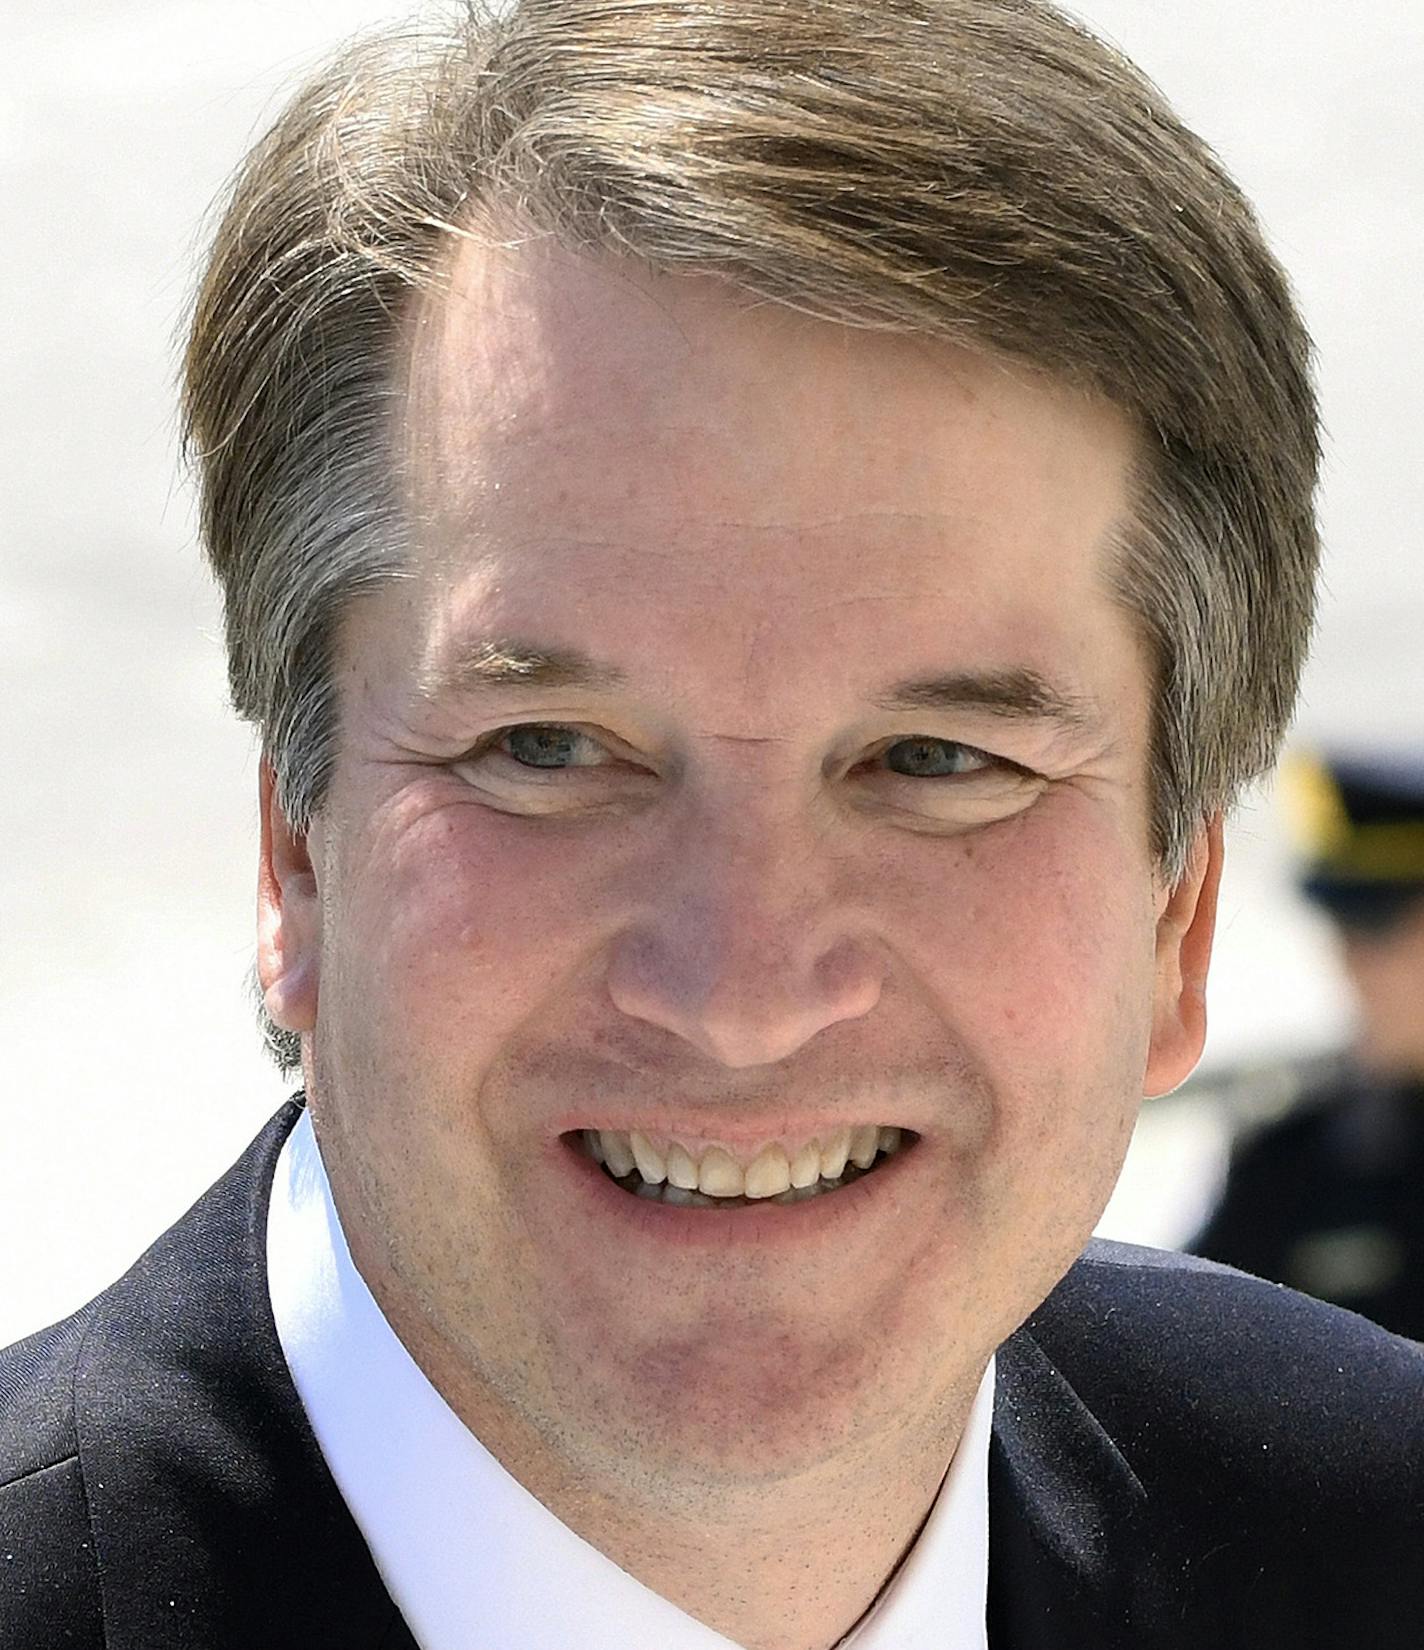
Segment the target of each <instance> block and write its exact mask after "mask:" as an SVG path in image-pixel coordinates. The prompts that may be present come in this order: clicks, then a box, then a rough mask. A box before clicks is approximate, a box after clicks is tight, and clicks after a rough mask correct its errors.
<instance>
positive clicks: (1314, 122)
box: [0, 0, 1424, 1344]
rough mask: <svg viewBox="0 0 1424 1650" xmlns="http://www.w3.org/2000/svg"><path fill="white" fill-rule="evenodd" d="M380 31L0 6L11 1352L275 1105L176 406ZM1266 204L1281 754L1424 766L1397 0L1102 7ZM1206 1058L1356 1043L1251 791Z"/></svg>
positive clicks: (1422, 589)
mask: <svg viewBox="0 0 1424 1650" xmlns="http://www.w3.org/2000/svg"><path fill="white" fill-rule="evenodd" d="M403 9H404V8H402V7H399V6H396V5H390V4H387V5H376V4H369V3H362V0H303V4H301V5H292V4H290V3H289V0H167V3H157V0H142V3H140V0H11V6H10V7H9V8H8V10H7V15H6V22H5V28H4V36H5V51H4V58H5V70H6V74H5V79H4V81H3V82H0V235H2V236H3V239H0V244H3V247H4V250H5V262H6V269H5V276H4V281H5V302H4V304H3V306H0V363H3V368H4V379H3V382H4V385H5V394H4V397H3V400H0V673H3V674H0V686H2V687H3V698H0V704H2V705H3V729H4V732H3V746H2V747H0V748H2V749H3V771H4V773H5V774H7V775H8V779H7V781H6V782H5V784H4V785H3V787H0V842H3V843H4V848H5V851H4V856H3V859H0V1125H3V1128H2V1129H0V1344H3V1343H4V1342H6V1341H8V1340H10V1339H12V1338H14V1337H15V1336H17V1335H19V1334H21V1333H24V1332H26V1331H28V1330H30V1329H33V1328H36V1327H38V1326H39V1325H41V1324H43V1323H45V1322H48V1321H50V1320H52V1319H53V1318H56V1317H58V1316H60V1315H62V1314H64V1313H66V1312H68V1311H70V1310H72V1309H73V1308H74V1307H76V1306H77V1305H79V1304H80V1303H81V1302H82V1301H84V1300H85V1299H87V1298H88V1297H89V1296H90V1295H91V1294H93V1293H94V1292H95V1291H97V1290H98V1289H99V1288H101V1287H102V1286H103V1285H104V1284H105V1283H107V1282H109V1281H110V1280H111V1279H112V1278H113V1277H114V1276H116V1275H117V1274H118V1273H119V1272H120V1271H121V1270H122V1269H123V1268H124V1267H125V1266H126V1265H127V1264H128V1263H129V1262H130V1261H131V1260H132V1259H133V1258H134V1257H135V1256H136V1255H137V1254H138V1252H139V1251H140V1250H141V1249H142V1248H143V1247H144V1246H145V1245H146V1244H147V1243H148V1241H150V1239H151V1238H152V1237H153V1236H155V1235H156V1234H157V1233H158V1232H159V1231H160V1230H161V1229H162V1228H163V1227H164V1226H165V1225H167V1224H168V1223H169V1222H170V1221H171V1220H172V1219H174V1218H175V1217H176V1216H177V1215H178V1214H179V1213H181V1211H182V1210H183V1209H184V1208H185V1207H186V1206H187V1205H188V1203H189V1202H191V1200H192V1199H193V1197H194V1196H196V1195H197V1194H198V1193H199V1192H200V1191H201V1190H202V1189H203V1188H204V1187H205V1186H206V1185H207V1184H209V1182H210V1181H211V1180H212V1179H214V1178H215V1177H216V1176H217V1175H218V1174H219V1173H220V1172H221V1171H222V1170H223V1168H225V1167H226V1165H227V1164H228V1163H229V1162H230V1161H231V1159H232V1158H233V1157H234V1156H235V1155H236V1154H237V1153H238V1152H239V1151H240V1150H241V1148H242V1147H243V1145H244V1144H245V1143H246V1141H247V1140H248V1138H249V1137H250V1136H251V1135H252V1134H253V1133H254V1132H255V1131H256V1129H257V1128H258V1127H259V1126H260V1125H261V1123H262V1122H263V1120H264V1119H265V1118H266V1117H267V1116H268V1114H269V1113H270V1112H271V1111H272V1110H273V1108H274V1107H275V1106H276V1104H277V1103H278V1101H279V1100H280V1099H281V1097H282V1095H283V1092H284V1088H283V1085H282V1084H281V1083H280V1082H279V1081H278V1079H277V1077H276V1074H275V1073H274V1072H273V1071H272V1070H271V1069H270V1068H269V1067H268V1066H267V1064H266V1062H265V1060H264V1057H263V1056H262V1054H261V1051H260V1047H259V1041H258V1037H257V1033H256V1030H255V1027H254V1023H253V1018H252V1012H251V1009H250V1007H249V1005H248V1001H247V997H246V992H245V984H244V982H245V976H246V973H247V970H248V967H249V964H250V958H251V948H252V903H253V895H252V885H253V863H254V853H255V808H254V790H255V771H254V754H253V746H252V741H251V738H250V737H249V735H248V733H247V731H246V730H245V729H242V728H240V727H238V726H237V725H236V723H235V722H234V721H233V720H232V718H231V717H230V716H229V714H228V712H227V710H226V708H225V703H224V682H223V668H222V659H221V650H220V644H219V616H218V609H217V604H216V602H215V600H214V596H213V592H212V590H211V588H210V586H209V583H208V580H207V577H206V575H205V573H204V571H203V569H202V567H201V564H200V561H199V557H198V554H197V551H196V548H195V546H194V543H193V531H192V511H191V501H190V497H189V494H188V492H187V489H186V486H185V485H184V484H183V482H182V481H181V479H180V477H179V474H178V470H177V460H176V450H175V418H174V413H173V403H174V387H173V386H174V379H175V370H176V369H175V361H176V342H175V340H176V337H177V334H178V330H179V327H180V322H181V317H182V313H183V309H184V304H185V300H186V297H187V294H188V292H189V289H190V286H191V284H192V280H193V275H194V270H195V268H196V264H197V260H198V256H199V251H200V248H201V245H202V227H201V226H202V224H203V222H204V219H205V216H206V214H207V213H208V212H209V209H210V207H211V204H212V202H213V200H214V197H215V196H216V195H217V193H218V192H219V190H220V188H221V186H222V184H223V182H224V179H225V178H226V176H227V174H228V173H229V171H230V170H231V168H232V167H233V166H234V165H235V163H236V162H237V160H238V158H239V156H240V154H241V153H242V151H243V149H244V148H245V147H246V145H247V143H248V142H249V141H250V139H251V138H252V137H253V136H254V135H255V134H256V132H257V131H258V130H259V129H260V127H261V125H262V124H263V123H264V121H265V120H266V119H268V118H270V116H271V115H272V113H273V112H274V110H275V108H276V107H277V106H278V104H279V102H280V89H281V88H282V87H283V86H284V85H287V84H289V83H290V81H291V80H292V78H293V77H294V76H295V75H298V74H299V73H300V71H301V70H302V68H303V67H304V66H305V65H306V64H308V63H310V62H311V61H312V60H313V59H314V57H316V56H317V55H320V53H321V52H322V51H323V50H324V49H325V48H326V47H327V46H328V45H329V44H331V43H332V42H334V41H335V40H336V39H338V38H339V37H340V36H342V35H343V34H345V33H349V32H351V31H353V30H355V29H358V28H360V27H363V26H365V25H366V24H368V23H370V22H372V21H375V20H377V19H379V18H381V17H383V16H387V15H391V14H392V13H393V12H399V11H400V10H403ZM1076 9H1077V10H1078V11H1079V12H1080V14H1081V15H1083V16H1084V17H1086V18H1087V20H1088V21H1089V22H1090V23H1091V24H1093V25H1094V26H1095V27H1096V28H1097V29H1098V30H1099V31H1100V32H1102V33H1104V34H1106V35H1108V36H1109V37H1110V38H1112V39H1114V40H1116V41H1117V42H1118V43H1119V44H1121V45H1122V46H1124V47H1125V48H1126V49H1127V51H1128V52H1129V53H1130V54H1131V55H1133V56H1134V57H1136V58H1137V60H1138V61H1139V62H1140V63H1141V64H1142V65H1143V66H1144V67H1145V68H1146V69H1147V70H1148V71H1149V72H1150V73H1151V74H1152V75H1154V77H1155V78H1156V79H1157V80H1158V81H1159V82H1160V84H1161V85H1162V86H1163V87H1164V88H1165V89H1166V91H1167V92H1168V94H1169V95H1170V96H1171V97H1172V98H1173V99H1174V101H1175V102H1176V103H1177V105H1178V107H1179V108H1180V109H1181V110H1182V112H1183V113H1184V114H1185V115H1186V116H1187V118H1188V119H1189V120H1190V121H1191V122H1193V123H1194V124H1195V125H1196V126H1197V127H1198V128H1199V129H1200V130H1202V131H1203V132H1204V133H1205V134H1206V135H1207V136H1208V137H1209V138H1210V139H1211V140H1212V141H1213V142H1214V144H1215V145H1216V147H1217V148H1218V150H1219V151H1220V152H1221V154H1222V155H1223V156H1224V158H1225V159H1226V161H1227V163H1228V165H1229V166H1230V167H1231V168H1232V169H1233V170H1234V171H1235V172H1236V174H1237V175H1238V176H1239V177H1240V178H1241V180H1242V181H1243V182H1244V184H1245V186H1246V188H1247V190H1248V192H1249V193H1250V194H1251V195H1252V196H1253V198H1254V199H1255V200H1256V202H1257V203H1258V206H1259V208H1260V211H1261V214H1262V217H1263V219H1264V221H1265V224H1266V227H1267V230H1268V232H1269V234H1270V236H1271V239H1272V241H1273V242H1274V244H1275V246H1276V247H1277V249H1278V250H1279V252H1280V253H1281V255H1282V257H1283V258H1284V260H1285V262H1286V264H1287V265H1288V267H1289V268H1290V269H1291V270H1292V271H1293V273H1294V276H1295V279H1296V283H1297V286H1298V290H1299V294H1300V297H1301V301H1302V303H1303V306H1304V308H1305V311H1306V315H1307V317H1308V319H1309V321H1310V324H1311V327H1312V330H1313V332H1314V334H1315V338H1316V341H1317V345H1318V349H1319V357H1320V380H1321V387H1322V393H1323V399H1324V407H1325V415H1326V420H1327V425H1328V429H1329V459H1328V471H1327V479H1326V485H1325V491H1324V496H1323V500H1322V507H1323V516H1324V525H1325V532H1326V541H1327V545H1328V557H1329V559H1328V564H1327V589H1326V595H1325V602H1324V607H1323V611H1322V619H1321V628H1320V636H1319V643H1318V646H1317V650H1316V657H1315V662H1314V664H1313V666H1312V669H1311V672H1310V675H1309V679H1308V682H1307V689H1306V696H1305V702H1304V707H1303V710H1302V715H1301V724H1300V725H1301V728H1302V730H1303V732H1304V733H1305V734H1307V735H1308V736H1310V737H1312V738H1319V737H1326V738H1332V739H1348V740H1361V739H1368V740H1372V741H1379V740H1398V739H1402V738H1407V737H1414V738H1419V737H1421V736H1424V727H1421V722H1424V709H1421V707H1424V647H1421V643H1420V637H1421V636H1424V571H1422V570H1421V567H1422V566H1424V563H1421V555H1420V551H1419V538H1418V529H1417V525H1416V524H1417V523H1418V522H1419V521H1420V520H1421V518H1424V466H1421V465H1420V463H1419V462H1418V460H1417V458H1416V455H1415V450H1414V449H1415V442H1416V428H1417V426H1418V424H1419V421H1420V414H1421V391H1420V376H1421V367H1424V322H1421V319H1420V308H1419V302H1418V296H1417V292H1418V286H1419V283H1420V281H1421V278H1424V213H1421V211H1420V182H1421V173H1420V168H1421V159H1420V157H1421V152H1424V99H1421V98H1420V97H1419V95H1418V85H1419V82H1420V79H1421V76H1424V7H1421V6H1420V5H1419V4H1418V0H1364V3H1347V0H1316V3H1315V4H1312V5H1309V6H1306V5H1302V4H1301V3H1300V0H1252V3H1251V4H1250V5H1243V4H1241V0H1196V3H1195V4H1193V5H1190V6H1188V5H1169V4H1166V3H1165V0H1092V3H1086V4H1082V5H1080V6H1078V7H1077V8H1076ZM1211 1006H1212V1014H1213V1031H1212V1040H1211V1044H1210V1047H1209V1051H1208V1057H1207V1059H1208V1064H1209V1065H1211V1064H1214V1065H1218V1066H1219V1065H1225V1064H1228V1063H1232V1062H1235V1061H1237V1060H1241V1059H1249V1058H1258V1057H1260V1058H1265V1057H1269V1056H1270V1055H1272V1054H1273V1053H1276V1052H1279V1051H1282V1050H1287V1049H1291V1048H1298V1047H1305V1048H1316V1047H1322V1046H1325V1045H1326V1044H1328V1043H1330V1042H1332V1041H1334V1040H1335V1039H1337V1038H1338V1037H1339V1036H1340V1035H1341V1034H1342V1031H1343V1028H1344V1023H1345V1022H1344V1014H1345V1010H1344V1007H1343V1003H1342V999H1341V996H1340V993H1339V988H1338V984H1337V981H1336V979H1335V977H1334V975H1333V973H1332V971H1331V963H1330V957H1329V953H1328V949H1327V947H1326V946H1325V944H1324V940H1323V936H1322V934H1321V933H1320V931H1319V929H1318V928H1317V926H1316V925H1315V924H1314V923H1313V922H1312V920H1311V919H1310V918H1309V916H1308V915H1307V914H1305V913H1304V912H1302V911H1301V910H1300V908H1299V907H1298V906H1297V905H1296V904H1295V903H1294V901H1293V900H1292V898H1291V896H1290V891H1289V884H1288V877H1287V871H1286V866H1285V861H1284V851H1283V846H1282V842H1281V837H1280V832H1279V828H1278V826H1277V824H1276V822H1275V819H1274V816H1273V814H1272V813H1271V811H1270V809H1269V807H1268V806H1267V805H1266V802H1265V800H1264V799H1256V800H1255V801H1253V802H1252V803H1251V804H1250V805H1249V806H1248V807H1247V808H1246V809H1245V810H1243V813H1242V816H1241V818H1240V819H1239V820H1238V822H1237V825H1236V827H1235V829H1234V832H1233V841H1232V863H1231V868H1230V873H1229V877H1228V885H1227V888H1226V893H1225V899H1224V905H1223V913H1222V929H1221V939H1220V951H1219V966H1218V970H1217V975H1216V981H1215V986H1214V990H1213V996H1212V1004H1211ZM1221 1144H1222V1141H1221V1134H1220V1130H1219V1128H1218V1127H1217V1126H1216V1124H1215V1123H1214V1121H1213V1120H1212V1119H1211V1118H1210V1117H1204V1116H1203V1115H1202V1114H1201V1112H1200V1110H1199V1108H1193V1107H1190V1106H1186V1107H1183V1106H1180V1105H1176V1106H1174V1105H1173V1104H1172V1103H1170V1102H1169V1103H1167V1105H1166V1106H1165V1107H1164V1108H1163V1109H1162V1110H1161V1111H1160V1112H1159V1113H1158V1114H1156V1116H1155V1117H1153V1118H1151V1119H1149V1123H1148V1126H1147V1128H1146V1129H1145V1130H1144V1131H1142V1134H1141V1136H1140V1139H1139V1142H1138V1144H1137V1145H1136V1146H1135V1147H1134V1156H1133V1159H1132V1160H1131V1161H1130V1166H1129V1170H1128V1172H1127V1175H1126V1176H1125V1179H1124V1185H1123V1187H1122V1189H1121V1191H1120V1194H1119V1196H1118V1197H1117V1198H1116V1199H1115V1200H1114V1204H1113V1207H1112V1209H1110V1211H1109V1215H1108V1217H1107V1221H1106V1223H1105V1225H1106V1229H1108V1230H1111V1231H1112V1232H1113V1233H1115V1234H1117V1235H1136V1236H1140V1237H1142V1238H1144V1239H1145V1240H1149V1241H1150V1240H1154V1239H1158V1238H1160V1239H1163V1240H1167V1241H1170V1240H1173V1239H1175V1238H1179V1237H1181V1236H1182V1235H1184V1234H1185V1232H1186V1230H1187V1229H1188V1228H1189V1226H1190V1225H1191V1224H1192V1220H1193V1217H1194V1214H1195V1211H1196V1209H1197V1208H1198V1207H1199V1206H1200V1205H1201V1203H1202V1202H1203V1201H1204V1200H1205V1199H1206V1198H1207V1197H1208V1196H1209V1193H1210V1188H1211V1183H1212V1177H1213V1175H1214V1174H1215V1173H1216V1170H1217V1166H1218V1160H1219V1155H1220V1149H1221Z"/></svg>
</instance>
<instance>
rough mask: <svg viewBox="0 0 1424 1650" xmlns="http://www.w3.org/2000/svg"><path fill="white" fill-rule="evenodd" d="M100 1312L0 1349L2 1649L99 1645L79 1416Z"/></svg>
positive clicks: (96, 1576)
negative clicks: (86, 1350) (80, 1375)
mask: <svg viewBox="0 0 1424 1650" xmlns="http://www.w3.org/2000/svg"><path fill="white" fill-rule="evenodd" d="M91 1317H92V1309H89V1308H86V1309H85V1310H84V1311H82V1312H78V1313H76V1314H75V1315H74V1316H73V1317H72V1318H67V1319H65V1320H64V1322H63V1323H59V1324H56V1325H54V1326H53V1327H52V1328H50V1329H46V1330H42V1331H41V1332H40V1333H39V1334H37V1335H31V1336H30V1337H29V1338H28V1339H26V1340H23V1341H20V1342H17V1343H16V1345H14V1346H11V1347H7V1348H6V1349H4V1350H3V1351H0V1644H6V1645H9V1644H14V1645H16V1646H18V1645H24V1646H25V1647H26V1650H49V1647H50V1646H54V1647H55V1650H58V1646H60V1645H70V1644H73V1645H80V1644H86V1645H87V1644H91V1643H95V1642H97V1641H96V1639H95V1634H96V1632H97V1630H98V1629H97V1625H96V1624H97V1623H98V1621H99V1619H100V1615H101V1605H100V1600H99V1572H98V1561H97V1553H96V1550H95V1544H94V1539H93V1530H92V1526H91V1522H90V1518H89V1508H88V1497H87V1494H86V1490H85V1485H84V1474H83V1470H82V1468H81V1465H80V1461H79V1444H78V1438H77V1433H76V1425H75V1414H74V1400H73V1393H74V1380H75V1370H76V1364H77V1358H78V1355H79V1349H80V1347H81V1345H82V1344H83V1340H84V1336H85V1334H86V1333H87V1331H88V1328H89V1324H90V1319H91Z"/></svg>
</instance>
